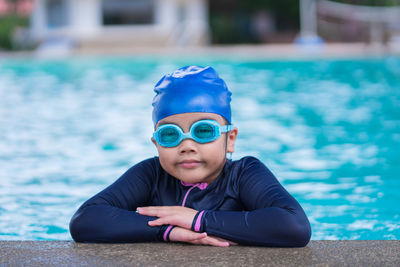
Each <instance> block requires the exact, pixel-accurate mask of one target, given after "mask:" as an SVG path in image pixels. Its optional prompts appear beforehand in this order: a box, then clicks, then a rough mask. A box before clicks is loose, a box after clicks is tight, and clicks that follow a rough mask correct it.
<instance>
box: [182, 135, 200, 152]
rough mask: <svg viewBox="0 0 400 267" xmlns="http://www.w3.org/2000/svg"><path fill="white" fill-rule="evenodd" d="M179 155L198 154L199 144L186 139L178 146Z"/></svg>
mask: <svg viewBox="0 0 400 267" xmlns="http://www.w3.org/2000/svg"><path fill="white" fill-rule="evenodd" d="M178 148H179V153H181V154H182V153H195V152H197V143H196V142H195V141H194V140H193V139H189V138H188V139H184V140H183V141H182V142H181V143H180V144H179V146H178Z"/></svg>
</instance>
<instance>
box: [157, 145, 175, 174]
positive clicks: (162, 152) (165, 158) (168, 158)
mask: <svg viewBox="0 0 400 267" xmlns="http://www.w3.org/2000/svg"><path fill="white" fill-rule="evenodd" d="M157 150H158V157H159V159H160V164H161V166H162V167H163V169H164V170H167V169H169V166H170V164H171V162H172V161H173V159H174V157H173V153H174V152H173V151H170V150H169V149H165V148H158V147H157Z"/></svg>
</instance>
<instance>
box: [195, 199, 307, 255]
mask: <svg viewBox="0 0 400 267" xmlns="http://www.w3.org/2000/svg"><path fill="white" fill-rule="evenodd" d="M199 214H200V213H199ZM196 221H197V222H198V225H199V227H198V229H195V224H196ZM192 228H193V230H196V231H197V232H206V233H207V234H209V235H213V236H217V237H222V238H224V239H227V240H230V241H233V242H237V243H239V244H244V245H259V246H272V247H302V246H305V245H306V244H307V243H308V241H309V239H310V235H311V228H310V224H309V222H308V219H307V217H306V216H305V214H304V212H303V211H302V210H297V211H290V210H287V209H282V208H278V207H268V208H264V209H259V210H254V211H204V213H203V215H202V217H201V218H200V219H199V218H198V216H196V217H195V219H194V223H193V227H192Z"/></svg>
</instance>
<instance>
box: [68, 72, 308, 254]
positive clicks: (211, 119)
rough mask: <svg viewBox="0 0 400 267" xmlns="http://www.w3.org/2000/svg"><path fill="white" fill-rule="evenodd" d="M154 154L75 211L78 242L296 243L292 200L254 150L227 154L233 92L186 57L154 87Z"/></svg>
mask: <svg viewBox="0 0 400 267" xmlns="http://www.w3.org/2000/svg"><path fill="white" fill-rule="evenodd" d="M155 92H156V93H157V95H156V96H155V97H154V99H153V122H154V127H155V132H154V134H153V138H152V141H153V143H154V144H155V146H156V147H157V150H158V157H154V158H150V159H147V160H144V161H142V162H140V163H138V164H136V165H135V166H133V167H131V168H130V169H129V170H128V171H127V172H126V173H125V174H123V175H122V176H121V177H120V178H119V179H118V180H117V181H116V182H114V183H113V184H112V185H110V186H109V187H107V188H106V189H104V190H103V191H102V192H100V193H98V194H97V195H95V196H94V197H92V198H91V199H89V200H88V201H86V202H85V203H84V204H83V205H82V206H81V207H80V208H79V209H78V211H77V212H76V213H75V214H74V216H73V217H72V219H71V222H70V232H71V235H72V237H73V239H74V240H75V241H77V242H148V241H178V242H187V243H192V244H204V245H213V246H223V247H224V246H229V245H233V244H243V245H260V246H274V247H275V246H278V247H301V246H305V245H307V243H308V241H309V240H310V235H311V228H310V224H309V221H308V219H307V217H306V215H305V213H304V211H303V209H302V208H301V206H300V205H299V203H298V202H297V201H296V200H295V199H294V198H293V197H292V196H291V195H290V194H289V193H288V192H287V191H286V190H285V189H284V188H283V187H282V185H281V184H280V183H279V182H278V181H277V179H276V178H275V177H274V175H273V174H272V173H271V172H270V171H269V170H268V169H267V167H266V166H265V165H264V164H263V163H261V162H260V161H259V160H258V159H256V158H254V157H244V158H242V159H240V160H236V161H232V160H228V159H226V154H227V153H232V152H233V151H234V145H235V141H236V136H237V134H238V130H237V128H236V127H234V126H233V125H232V124H231V108H230V101H231V92H230V91H229V90H228V88H227V86H226V84H225V82H224V81H223V80H222V79H221V78H220V77H219V76H218V74H217V73H216V72H215V70H214V69H213V68H211V67H205V68H202V67H197V66H189V67H184V68H180V69H178V70H176V71H175V72H173V73H172V74H167V75H165V76H164V77H163V78H162V79H161V80H160V81H159V82H158V83H157V85H156V86H155Z"/></svg>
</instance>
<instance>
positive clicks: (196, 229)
mask: <svg viewBox="0 0 400 267" xmlns="http://www.w3.org/2000/svg"><path fill="white" fill-rule="evenodd" d="M203 213H204V210H202V211H201V212H200V213H199V216H197V219H196V223H195V224H194V231H195V232H199V231H200V226H201V217H202V216H203Z"/></svg>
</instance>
